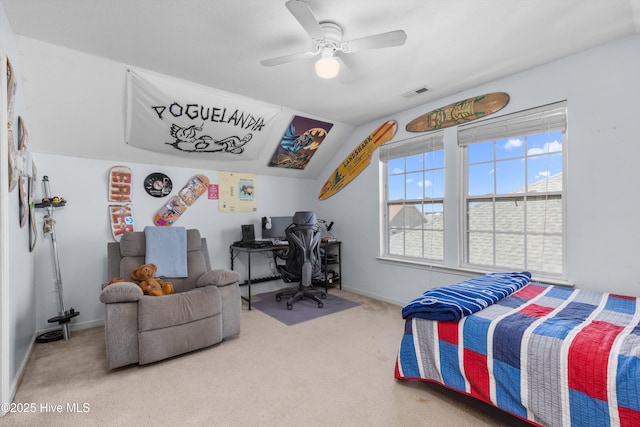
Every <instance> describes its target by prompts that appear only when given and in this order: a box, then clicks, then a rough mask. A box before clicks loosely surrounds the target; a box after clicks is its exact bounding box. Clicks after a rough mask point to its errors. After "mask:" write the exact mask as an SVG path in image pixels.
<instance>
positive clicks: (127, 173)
mask: <svg viewBox="0 0 640 427" xmlns="http://www.w3.org/2000/svg"><path fill="white" fill-rule="evenodd" d="M108 200H109V201H110V202H130V201H131V169H130V168H129V167H128V166H113V167H112V168H111V169H109V199H108Z"/></svg>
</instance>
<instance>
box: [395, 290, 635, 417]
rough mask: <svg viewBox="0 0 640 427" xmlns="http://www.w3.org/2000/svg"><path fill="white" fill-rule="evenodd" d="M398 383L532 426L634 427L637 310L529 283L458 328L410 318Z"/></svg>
mask: <svg viewBox="0 0 640 427" xmlns="http://www.w3.org/2000/svg"><path fill="white" fill-rule="evenodd" d="M395 377H396V378H398V379H407V380H409V379H415V380H426V381H432V382H436V383H439V384H442V385H444V386H446V387H448V388H451V389H454V390H457V391H460V392H462V393H465V394H468V395H470V396H473V397H475V398H478V399H480V400H483V401H485V402H487V403H490V404H492V405H494V406H496V407H498V408H501V409H503V410H505V411H507V412H509V413H511V414H513V415H516V416H517V417H520V418H522V419H524V420H528V421H530V422H531V423H532V424H539V425H543V426H558V427H566V426H584V427H592V426H598V427H600V426H623V427H626V426H640V304H639V303H638V299H637V298H633V297H626V296H620V295H613V294H603V293H596V292H590V291H584V290H575V289H570V288H563V287H557V286H546V285H540V284H534V283H531V284H528V285H526V286H525V287H523V288H522V289H520V290H519V291H517V292H515V293H513V294H512V295H511V296H509V297H507V298H505V299H503V300H501V301H499V302H498V303H496V304H492V305H490V306H489V307H487V308H485V309H483V310H481V311H478V312H477V313H474V314H472V315H469V316H466V317H463V318H462V319H461V320H460V321H457V322H446V321H434V320H426V319H421V318H412V319H408V320H407V321H406V324H405V331H404V335H403V338H402V342H401V345H400V351H399V354H398V359H397V362H396V372H395Z"/></svg>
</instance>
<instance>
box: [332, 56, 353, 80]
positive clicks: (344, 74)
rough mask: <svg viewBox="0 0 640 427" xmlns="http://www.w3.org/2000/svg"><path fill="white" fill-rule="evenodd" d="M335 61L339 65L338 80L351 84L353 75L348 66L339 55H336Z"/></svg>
mask: <svg viewBox="0 0 640 427" xmlns="http://www.w3.org/2000/svg"><path fill="white" fill-rule="evenodd" d="M336 59H337V60H338V62H339V63H340V73H339V74H338V80H339V81H340V82H341V83H351V82H352V81H354V80H355V74H354V73H353V71H352V70H351V68H349V66H348V65H347V63H346V62H345V59H344V58H343V57H342V56H341V55H336Z"/></svg>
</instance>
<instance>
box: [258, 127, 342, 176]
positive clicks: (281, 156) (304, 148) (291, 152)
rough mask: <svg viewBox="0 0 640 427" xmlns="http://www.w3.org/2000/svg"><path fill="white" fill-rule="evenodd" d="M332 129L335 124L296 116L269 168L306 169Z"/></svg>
mask: <svg viewBox="0 0 640 427" xmlns="http://www.w3.org/2000/svg"><path fill="white" fill-rule="evenodd" d="M332 127H333V123H327V122H322V121H320V120H314V119H310V118H307V117H301V116H294V117H293V120H291V123H290V124H289V126H288V127H287V130H286V131H285V134H284V136H283V137H282V141H280V144H279V145H278V148H276V151H275V152H274V153H273V156H272V157H271V160H270V161H269V166H271V167H278V168H289V169H304V168H305V167H306V166H307V164H308V163H309V160H311V157H313V155H314V154H315V152H316V150H317V149H318V147H319V146H320V144H322V141H324V139H325V138H326V136H327V133H329V131H330V130H331V128H332Z"/></svg>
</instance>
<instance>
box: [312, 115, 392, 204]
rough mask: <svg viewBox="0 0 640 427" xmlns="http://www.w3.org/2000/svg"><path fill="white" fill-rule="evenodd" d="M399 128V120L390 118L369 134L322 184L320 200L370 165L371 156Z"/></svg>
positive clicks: (333, 192) (339, 188)
mask: <svg viewBox="0 0 640 427" xmlns="http://www.w3.org/2000/svg"><path fill="white" fill-rule="evenodd" d="M397 130H398V122H396V121H395V120H389V121H387V122H385V123H383V124H382V125H380V127H378V128H377V129H376V130H374V131H373V132H372V133H371V134H370V135H369V136H367V137H366V138H365V139H364V140H363V141H362V142H361V143H360V144H358V146H357V147H356V148H355V149H354V150H353V151H352V152H351V153H349V155H348V156H347V157H345V159H344V160H343V161H342V163H340V166H338V167H337V168H336V170H334V171H333V173H332V174H331V176H329V179H327V182H325V183H324V185H323V186H322V190H320V194H319V195H318V198H319V199H320V200H324V199H327V198H329V197H331V196H333V195H334V194H336V193H337V192H338V191H340V190H342V189H343V188H344V187H345V186H346V185H347V184H349V183H350V182H351V181H353V180H354V178H355V177H356V176H358V174H359V173H360V172H362V171H363V170H365V168H366V167H367V166H369V163H371V156H373V152H374V151H375V150H376V148H378V147H379V146H380V145H382V144H384V143H385V142H387V141H389V140H390V139H391V138H393V136H394V135H395V134H396V131H397Z"/></svg>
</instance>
